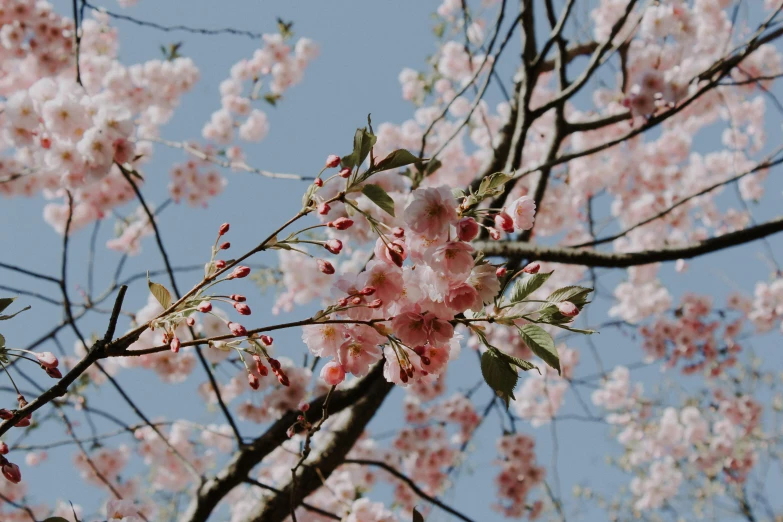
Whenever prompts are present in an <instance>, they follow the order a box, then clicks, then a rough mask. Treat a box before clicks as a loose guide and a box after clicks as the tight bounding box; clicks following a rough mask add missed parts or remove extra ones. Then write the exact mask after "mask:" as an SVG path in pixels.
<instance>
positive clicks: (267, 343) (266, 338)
mask: <svg viewBox="0 0 783 522" xmlns="http://www.w3.org/2000/svg"><path fill="white" fill-rule="evenodd" d="M261 342H262V343H264V346H272V343H273V342H275V341H274V339H272V338H271V337H269V336H268V335H262V336H261ZM271 360H272V361H277V360H276V359H271ZM270 364H271V363H270ZM279 366H280V364H279V363H278V367H279Z"/></svg>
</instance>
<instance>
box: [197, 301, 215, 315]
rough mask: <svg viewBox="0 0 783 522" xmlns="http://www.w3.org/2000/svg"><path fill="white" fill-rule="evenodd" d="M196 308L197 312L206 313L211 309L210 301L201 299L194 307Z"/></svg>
mask: <svg viewBox="0 0 783 522" xmlns="http://www.w3.org/2000/svg"><path fill="white" fill-rule="evenodd" d="M196 310H198V311H199V312H203V313H207V312H209V311H211V310H212V303H210V302H209V301H201V302H200V303H199V304H198V306H197V307H196Z"/></svg>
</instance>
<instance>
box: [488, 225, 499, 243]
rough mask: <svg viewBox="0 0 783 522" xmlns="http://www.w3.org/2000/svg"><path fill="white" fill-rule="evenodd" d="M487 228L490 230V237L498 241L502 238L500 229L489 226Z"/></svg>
mask: <svg viewBox="0 0 783 522" xmlns="http://www.w3.org/2000/svg"><path fill="white" fill-rule="evenodd" d="M487 230H489V237H491V238H492V239H494V240H495V241H497V240H498V239H500V231H499V230H498V229H496V228H494V227H489V228H488V229H487Z"/></svg>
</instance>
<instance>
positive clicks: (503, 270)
mask: <svg viewBox="0 0 783 522" xmlns="http://www.w3.org/2000/svg"><path fill="white" fill-rule="evenodd" d="M507 273H508V269H507V268H506V267H505V266H499V267H498V269H497V270H495V275H496V276H498V277H503V276H505V275H506V274H507Z"/></svg>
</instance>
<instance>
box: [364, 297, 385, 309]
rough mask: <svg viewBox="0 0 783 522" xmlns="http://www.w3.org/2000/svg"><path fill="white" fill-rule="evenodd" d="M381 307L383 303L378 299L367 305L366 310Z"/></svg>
mask: <svg viewBox="0 0 783 522" xmlns="http://www.w3.org/2000/svg"><path fill="white" fill-rule="evenodd" d="M381 306H383V301H382V300H380V299H375V300H374V301H373V302H372V303H370V304H368V305H367V307H368V308H380V307H381Z"/></svg>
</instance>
